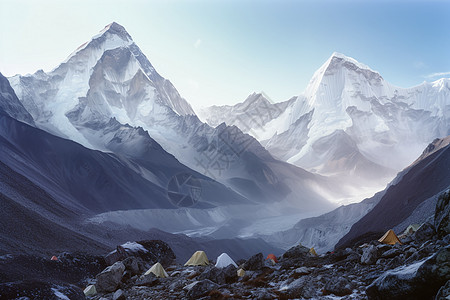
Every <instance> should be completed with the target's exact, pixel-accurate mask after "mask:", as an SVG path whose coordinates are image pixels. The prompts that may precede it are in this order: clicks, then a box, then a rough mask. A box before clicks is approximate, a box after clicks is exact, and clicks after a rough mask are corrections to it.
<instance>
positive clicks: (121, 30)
mask: <svg viewBox="0 0 450 300" xmlns="http://www.w3.org/2000/svg"><path fill="white" fill-rule="evenodd" d="M105 32H108V33H110V34H116V35H118V36H119V37H121V38H122V39H123V40H131V36H130V35H129V34H128V32H127V31H126V30H125V27H123V26H122V25H120V24H118V23H116V22H112V23H110V24H108V25H106V26H105V28H103V29H102V30H101V31H100V34H104V33H105Z"/></svg>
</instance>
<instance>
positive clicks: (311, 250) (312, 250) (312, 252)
mask: <svg viewBox="0 0 450 300" xmlns="http://www.w3.org/2000/svg"><path fill="white" fill-rule="evenodd" d="M309 254H311V255H313V256H317V255H318V254H317V252H316V250H315V249H314V247H312V248H311V249H309Z"/></svg>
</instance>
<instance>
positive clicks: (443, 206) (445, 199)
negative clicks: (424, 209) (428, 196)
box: [434, 191, 450, 238]
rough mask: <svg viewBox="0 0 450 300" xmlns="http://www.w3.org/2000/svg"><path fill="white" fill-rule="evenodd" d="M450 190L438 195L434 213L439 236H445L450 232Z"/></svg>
mask: <svg viewBox="0 0 450 300" xmlns="http://www.w3.org/2000/svg"><path fill="white" fill-rule="evenodd" d="M449 202H450V191H447V192H445V193H443V194H442V195H440V196H439V197H438V201H437V203H436V210H435V213H434V226H435V228H436V232H437V234H438V237H440V238H443V237H444V236H446V235H447V234H449V233H450V203H449Z"/></svg>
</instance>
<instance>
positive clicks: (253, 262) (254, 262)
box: [243, 253, 264, 271]
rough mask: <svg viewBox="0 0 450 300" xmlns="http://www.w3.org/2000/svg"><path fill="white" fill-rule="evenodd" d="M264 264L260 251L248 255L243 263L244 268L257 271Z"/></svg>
mask: <svg viewBox="0 0 450 300" xmlns="http://www.w3.org/2000/svg"><path fill="white" fill-rule="evenodd" d="M263 265H264V262H263V255H262V253H258V254H255V255H253V256H252V257H250V258H249V259H248V260H247V261H246V262H245V263H244V265H243V269H244V270H250V271H257V270H261V269H262V267H263Z"/></svg>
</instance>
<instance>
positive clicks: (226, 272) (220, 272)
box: [198, 265, 238, 284]
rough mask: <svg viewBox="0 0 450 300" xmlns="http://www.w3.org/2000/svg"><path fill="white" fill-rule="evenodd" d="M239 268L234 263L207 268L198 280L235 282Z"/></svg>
mask: <svg viewBox="0 0 450 300" xmlns="http://www.w3.org/2000/svg"><path fill="white" fill-rule="evenodd" d="M237 277H238V276H237V269H236V267H235V266H233V265H228V266H227V267H225V268H223V269H221V268H216V267H214V266H212V267H209V268H207V269H206V270H205V271H203V273H202V274H200V275H199V276H198V280H203V279H209V280H211V281H213V282H215V283H218V284H226V283H233V282H236V281H237V279H238V278H237Z"/></svg>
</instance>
